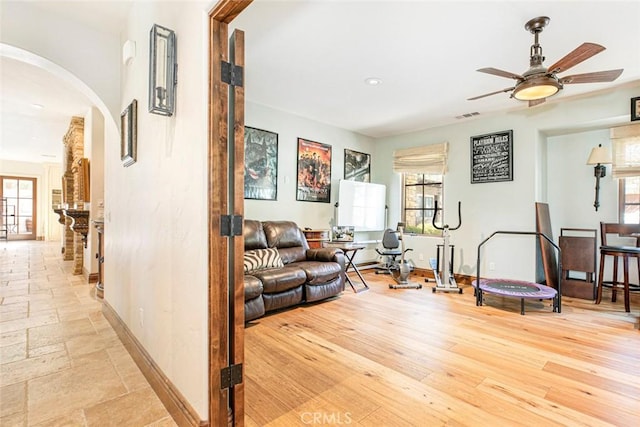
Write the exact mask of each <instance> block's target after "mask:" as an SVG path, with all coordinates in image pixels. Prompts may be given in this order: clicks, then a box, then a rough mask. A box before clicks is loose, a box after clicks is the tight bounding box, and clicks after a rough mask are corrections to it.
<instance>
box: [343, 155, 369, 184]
mask: <svg viewBox="0 0 640 427" xmlns="http://www.w3.org/2000/svg"><path fill="white" fill-rule="evenodd" d="M344 179H347V180H349V181H360V182H371V155H369V154H366V153H360V152H359V151H354V150H349V149H348V148H345V149H344Z"/></svg>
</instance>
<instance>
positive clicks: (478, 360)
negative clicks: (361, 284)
mask: <svg viewBox="0 0 640 427" xmlns="http://www.w3.org/2000/svg"><path fill="white" fill-rule="evenodd" d="M366 278H367V279H368V281H369V284H370V286H371V290H370V291H367V292H362V293H359V294H354V293H353V292H351V289H350V288H349V287H347V290H346V291H345V292H344V293H343V294H342V295H341V296H339V297H338V298H335V299H333V300H330V301H326V302H323V303H319V304H314V305H306V306H301V307H298V308H295V309H292V310H286V311H282V312H279V313H275V314H273V315H269V316H267V317H264V318H262V319H259V320H257V321H255V322H251V324H250V325H249V326H248V327H247V329H246V341H245V347H246V361H245V387H246V405H245V406H246V417H245V422H246V425H247V426H249V427H252V426H266V425H271V426H305V425H362V426H376V427H379V426H431V425H444V424H447V425H472V426H477V425H493V426H497V425H526V426H532V425H544V426H547V425H593V426H596V425H616V426H633V425H638V421H639V420H640V409H639V406H640V405H639V404H638V403H639V399H640V369H639V367H640V332H639V331H638V315H639V310H640V298H638V297H639V296H638V295H634V296H633V300H632V306H631V307H632V312H631V314H627V313H625V312H624V308H623V303H622V301H621V300H619V301H618V302H617V303H613V304H612V303H611V302H610V301H609V296H610V295H609V294H608V293H605V298H604V301H603V302H602V304H601V305H599V306H596V305H594V304H593V303H591V302H588V301H582V300H577V299H576V300H571V299H569V298H565V299H564V305H563V312H562V314H556V313H551V312H550V309H549V307H548V306H547V305H544V306H543V305H542V304H540V303H536V304H531V305H528V306H527V314H526V315H525V316H521V315H520V314H519V305H518V303H516V302H514V301H509V300H504V299H496V298H493V299H489V300H488V304H487V305H485V306H483V307H476V306H475V303H474V298H473V294H472V292H471V290H469V289H468V288H467V289H465V293H464V294H463V295H458V294H433V293H431V290H430V289H428V287H427V288H424V289H422V290H390V289H388V288H387V284H388V283H389V278H388V277H385V276H376V275H375V274H370V273H369V274H367V275H366ZM425 285H427V284H425ZM427 286H430V285H427ZM0 425H1V426H3V427H5V426H27V425H28V426H34V425H35V426H63V425H64V426H108V425H114V426H146V425H148V426H171V425H175V424H174V422H173V420H172V419H171V417H170V416H169V414H168V413H167V412H166V410H165V409H164V407H163V406H162V404H161V403H160V401H159V400H158V399H157V397H156V396H155V394H154V393H153V391H152V390H151V389H150V387H149V384H148V383H147V381H146V380H145V378H144V377H143V376H142V374H141V373H140V371H139V370H138V368H137V366H136V365H135V363H134V362H133V360H132V359H131V358H130V356H129V355H128V353H127V352H126V350H125V349H124V347H123V346H122V344H121V343H120V341H119V340H118V338H117V336H116V335H115V332H114V331H113V329H112V328H111V327H110V325H109V324H108V322H107V321H106V320H105V319H104V317H103V315H102V312H101V305H100V302H99V301H98V300H96V299H95V296H94V293H93V287H92V286H90V285H87V284H86V282H85V281H84V279H83V278H82V277H79V276H73V275H72V274H71V262H64V261H61V255H60V248H59V246H58V245H57V244H51V243H44V242H9V243H6V242H0Z"/></svg>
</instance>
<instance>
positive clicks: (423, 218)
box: [393, 142, 449, 236]
mask: <svg viewBox="0 0 640 427" xmlns="http://www.w3.org/2000/svg"><path fill="white" fill-rule="evenodd" d="M448 148H449V144H448V143H447V142H443V143H440V144H431V145H424V146H421V147H411V148H405V149H401V150H396V151H394V152H393V171H394V172H397V173H401V174H402V190H403V191H402V193H403V194H402V208H401V211H402V221H403V222H404V223H405V231H406V232H408V233H416V234H426V235H433V236H439V235H440V230H437V229H435V228H434V227H433V225H432V219H433V216H434V215H435V214H436V211H435V204H436V202H438V205H440V207H442V206H443V205H444V203H443V198H442V181H443V177H444V174H445V173H446V171H447V151H448ZM440 213H441V214H442V213H443V212H442V211H441V212H440ZM441 218H442V216H441Z"/></svg>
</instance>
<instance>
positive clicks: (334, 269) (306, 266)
mask: <svg viewBox="0 0 640 427" xmlns="http://www.w3.org/2000/svg"><path fill="white" fill-rule="evenodd" d="M295 265H296V266H297V267H299V268H301V269H302V270H303V271H304V273H305V274H306V276H307V284H309V285H315V284H318V283H327V282H330V281H332V280H334V279H336V278H338V277H340V273H341V271H342V267H341V266H340V264H338V263H337V262H320V261H303V262H297V263H296V264H295Z"/></svg>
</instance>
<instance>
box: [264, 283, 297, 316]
mask: <svg viewBox="0 0 640 427" xmlns="http://www.w3.org/2000/svg"><path fill="white" fill-rule="evenodd" d="M303 295H304V286H298V287H297V288H293V289H289V290H288V291H284V292H278V293H277V294H263V295H262V299H263V301H264V309H265V311H272V310H277V309H279V308H285V307H291V306H293V305H296V304H300V303H301V302H302V299H303Z"/></svg>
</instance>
